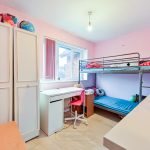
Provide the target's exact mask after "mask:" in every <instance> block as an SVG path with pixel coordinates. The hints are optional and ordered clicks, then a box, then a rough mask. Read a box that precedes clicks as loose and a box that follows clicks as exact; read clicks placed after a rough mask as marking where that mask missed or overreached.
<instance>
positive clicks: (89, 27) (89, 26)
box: [87, 11, 92, 31]
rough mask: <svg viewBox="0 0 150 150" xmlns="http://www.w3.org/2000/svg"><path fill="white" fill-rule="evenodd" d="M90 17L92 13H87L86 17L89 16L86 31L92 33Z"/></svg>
mask: <svg viewBox="0 0 150 150" xmlns="http://www.w3.org/2000/svg"><path fill="white" fill-rule="evenodd" d="M91 15H92V11H88V16H89V22H88V27H87V29H88V31H92V23H91Z"/></svg>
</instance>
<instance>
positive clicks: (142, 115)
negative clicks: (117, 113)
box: [104, 96, 150, 150]
mask: <svg viewBox="0 0 150 150" xmlns="http://www.w3.org/2000/svg"><path fill="white" fill-rule="evenodd" d="M104 145H105V146H106V147H107V148H109V149H110V150H150V96H148V97H147V98H146V99H145V100H144V101H143V102H141V103H140V104H139V105H138V106H137V107H136V108H135V109H134V110H133V111H132V112H131V113H129V114H128V115H127V116H126V117H125V118H124V119H122V120H121V121H120V122H119V123H118V124H117V125H116V126H115V127H114V128H112V130H111V131H109V132H108V133H107V134H106V135H105V136H104Z"/></svg>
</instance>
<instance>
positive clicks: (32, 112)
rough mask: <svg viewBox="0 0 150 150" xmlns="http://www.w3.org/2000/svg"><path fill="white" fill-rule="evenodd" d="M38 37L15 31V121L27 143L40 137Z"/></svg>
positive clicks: (29, 33)
mask: <svg viewBox="0 0 150 150" xmlns="http://www.w3.org/2000/svg"><path fill="white" fill-rule="evenodd" d="M37 42H38V41H37V35H36V34H34V33H31V32H27V31H24V30H21V29H15V30H14V88H15V92H14V99H15V120H16V121H17V123H18V125H19V128H20V131H21V133H22V135H23V137H24V139H25V141H27V140H30V139H31V138H33V137H36V136H38V135H39V100H38V99H39V82H38V50H37Z"/></svg>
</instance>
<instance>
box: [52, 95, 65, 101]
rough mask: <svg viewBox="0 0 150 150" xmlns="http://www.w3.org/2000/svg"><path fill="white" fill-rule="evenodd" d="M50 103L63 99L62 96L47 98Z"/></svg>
mask: <svg viewBox="0 0 150 150" xmlns="http://www.w3.org/2000/svg"><path fill="white" fill-rule="evenodd" d="M49 99H50V101H56V100H59V99H64V96H63V95H57V96H53V97H49Z"/></svg>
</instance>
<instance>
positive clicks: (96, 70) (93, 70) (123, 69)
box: [80, 66, 150, 73]
mask: <svg viewBox="0 0 150 150" xmlns="http://www.w3.org/2000/svg"><path fill="white" fill-rule="evenodd" d="M139 69H140V70H141V71H142V72H150V66H134V67H118V68H115V67H112V68H89V69H88V68H85V67H81V71H80V72H82V73H138V72H139Z"/></svg>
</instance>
